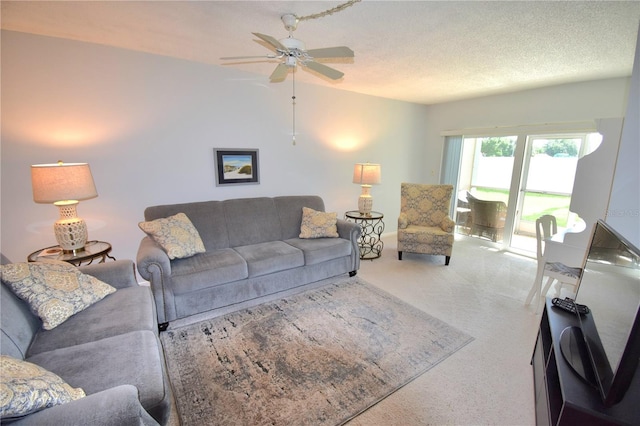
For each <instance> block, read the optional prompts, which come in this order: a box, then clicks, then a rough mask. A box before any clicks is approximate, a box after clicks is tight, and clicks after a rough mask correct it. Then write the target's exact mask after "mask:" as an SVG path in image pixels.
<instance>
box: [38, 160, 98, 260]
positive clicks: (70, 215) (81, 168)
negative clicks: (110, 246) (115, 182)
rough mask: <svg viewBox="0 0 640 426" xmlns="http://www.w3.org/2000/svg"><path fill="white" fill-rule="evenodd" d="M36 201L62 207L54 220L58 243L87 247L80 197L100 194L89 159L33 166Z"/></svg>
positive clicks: (75, 248)
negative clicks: (79, 214)
mask: <svg viewBox="0 0 640 426" xmlns="http://www.w3.org/2000/svg"><path fill="white" fill-rule="evenodd" d="M31 185H32V187H33V201H35V202H36V203H53V204H54V205H56V206H58V208H59V209H60V219H58V220H57V221H56V222H55V223H54V224H53V230H54V232H55V235H56V240H57V241H58V245H59V246H60V247H61V248H62V249H63V250H64V251H65V252H66V253H76V252H80V251H82V250H84V245H85V243H86V242H87V224H86V223H85V221H84V220H83V219H81V218H79V217H78V214H77V212H76V206H77V205H78V202H79V201H82V200H88V199H90V198H95V197H97V196H98V192H97V191H96V186H95V184H94V182H93V176H92V175H91V169H90V168H89V165H88V164H87V163H63V162H62V161H59V162H58V163H57V164H37V165H32V166H31Z"/></svg>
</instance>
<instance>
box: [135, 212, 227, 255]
mask: <svg viewBox="0 0 640 426" xmlns="http://www.w3.org/2000/svg"><path fill="white" fill-rule="evenodd" d="M177 213H184V214H186V215H187V217H188V218H189V220H190V221H191V223H193V226H195V227H196V229H197V230H198V233H199V234H200V238H201V239H202V242H203V243H204V247H205V249H207V250H208V251H212V250H215V249H222V248H228V247H230V245H229V234H228V232H227V226H226V223H225V215H224V210H223V202H222V201H201V202H195V203H183V204H167V205H162V206H152V207H147V208H146V209H145V211H144V218H145V220H147V221H151V220H156V219H161V218H165V217H169V216H173V215H175V214H177Z"/></svg>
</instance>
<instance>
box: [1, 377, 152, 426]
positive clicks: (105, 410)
mask: <svg viewBox="0 0 640 426" xmlns="http://www.w3.org/2000/svg"><path fill="white" fill-rule="evenodd" d="M12 424H14V425H20V426H22V425H78V426H80V425H100V426H140V425H144V426H151V425H153V426H156V425H158V422H157V421H155V420H154V419H153V417H151V416H150V415H149V413H147V412H146V411H145V409H144V408H143V407H142V405H141V404H140V400H139V399H138V389H137V388H136V387H135V386H132V385H122V386H117V387H114V388H111V389H107V390H104V391H102V392H98V393H94V394H91V395H87V396H85V397H84V398H80V399H77V400H75V401H71V402H67V403H66V404H62V405H56V406H54V407H51V408H47V409H45V410H41V411H38V412H37V413H33V414H30V415H28V416H26V417H23V418H21V419H20V420H18V421H16V422H14V423H12Z"/></svg>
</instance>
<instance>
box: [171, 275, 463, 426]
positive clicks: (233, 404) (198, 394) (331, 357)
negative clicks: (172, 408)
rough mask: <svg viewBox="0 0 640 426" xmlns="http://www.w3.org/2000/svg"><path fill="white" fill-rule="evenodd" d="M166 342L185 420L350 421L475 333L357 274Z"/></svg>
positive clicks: (181, 331) (174, 334)
mask: <svg viewBox="0 0 640 426" xmlns="http://www.w3.org/2000/svg"><path fill="white" fill-rule="evenodd" d="M161 339H162V342H163V345H164V347H165V352H166V357H167V364H168V369H169V375H170V378H171V382H172V384H173V387H174V392H175V398H176V404H177V409H178V414H179V416H180V421H181V423H182V424H183V425H187V426H188V425H196V424H197V425H203V424H216V425H217V424H225V425H258V424H270V425H285V424H286V425H289V424H295V425H305V424H313V425H335V424H343V423H345V422H347V421H349V420H350V419H351V418H353V417H354V416H357V415H358V414H360V413H362V412H363V411H365V410H366V409H368V408H369V407H371V406H373V405H375V404H376V403H377V402H379V401H381V400H382V399H384V398H385V397H387V396H389V395H390V394H392V393H393V392H395V391H396V390H398V389H400V388H401V387H403V386H404V385H406V384H407V383H409V382H411V381H412V380H413V379H415V378H417V377H418V376H420V375H422V374H424V373H425V372H426V371H428V370H429V369H430V368H432V367H433V366H435V365H437V364H438V363H439V362H441V361H443V360H444V359H446V358H447V357H449V356H450V355H452V354H453V353H455V352H456V351H457V350H458V349H460V348H462V347H463V346H465V345H466V344H468V343H469V342H471V341H472V340H473V338H472V337H471V336H469V335H468V334H466V333H464V332H462V331H460V330H458V329H456V328H454V327H452V326H450V325H448V324H446V323H445V322H443V321H440V320H439V319H437V318H435V317H433V316H431V315H428V314H426V313H425V312H423V311H420V310H418V309H416V308H414V307H412V306H411V305H409V304H407V303H405V302H403V301H401V300H400V299H398V298H396V297H395V296H392V295H390V294H388V293H386V292H384V291H383V290H380V289H378V288H376V287H374V286H371V285H369V284H367V283H366V282H365V281H364V280H362V279H361V278H358V277H354V278H347V277H344V278H339V279H335V280H334V281H332V282H330V283H328V284H326V285H324V286H322V287H320V288H317V289H312V290H309V291H306V292H304V293H300V294H295V295H291V296H287V297H284V298H281V299H277V300H274V301H271V302H267V303H264V304H262V305H259V306H256V307H252V308H248V309H244V310H240V311H237V312H232V313H228V314H225V315H221V316H218V317H216V318H212V319H205V320H202V321H200V322H198V323H194V324H189V325H186V326H183V327H178V328H175V329H170V330H168V331H167V332H164V333H162V334H161Z"/></svg>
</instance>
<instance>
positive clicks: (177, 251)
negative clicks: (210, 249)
mask: <svg viewBox="0 0 640 426" xmlns="http://www.w3.org/2000/svg"><path fill="white" fill-rule="evenodd" d="M138 226H139V227H140V229H142V230H143V231H144V232H146V233H147V234H148V235H149V236H150V237H151V238H153V239H154V240H155V241H156V242H157V243H158V244H160V245H161V246H162V248H163V249H164V251H166V252H167V255H168V256H169V259H182V258H185V257H189V256H193V255H194V254H197V253H204V252H205V251H206V250H205V248H204V243H203V242H202V239H201V238H200V234H199V233H198V230H197V229H196V227H195V226H193V223H191V221H190V220H189V218H188V217H187V215H186V214H184V213H178V214H176V215H174V216H169V217H167V218H162V219H156V220H152V221H150V222H140V223H139V224H138Z"/></svg>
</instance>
